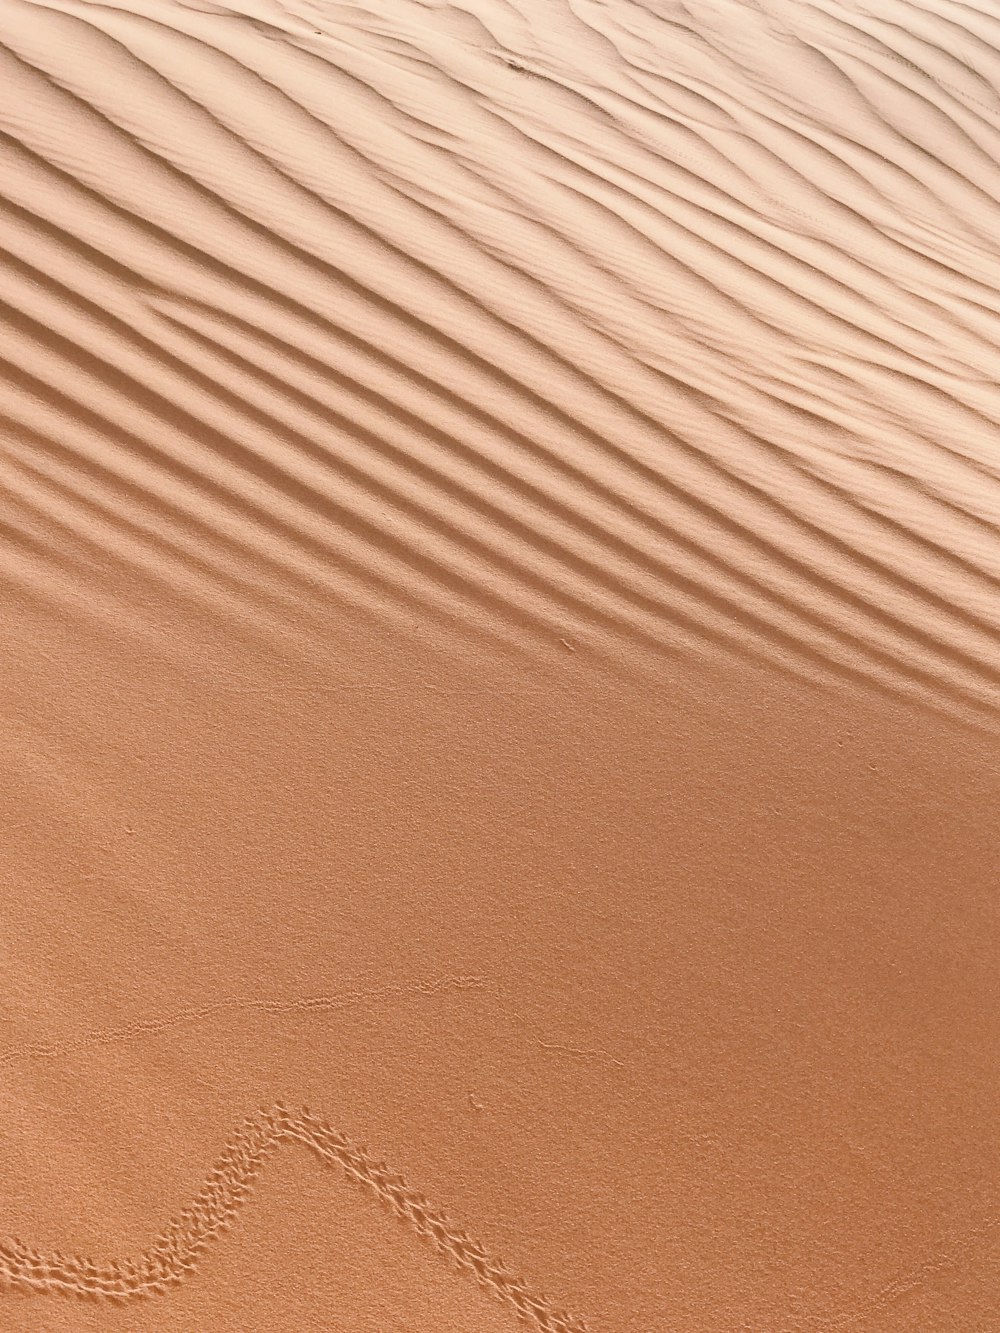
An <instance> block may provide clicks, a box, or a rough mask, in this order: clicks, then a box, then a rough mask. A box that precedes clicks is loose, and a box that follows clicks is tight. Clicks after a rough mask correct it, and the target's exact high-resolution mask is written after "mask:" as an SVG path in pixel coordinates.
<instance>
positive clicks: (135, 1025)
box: [0, 975, 485, 1069]
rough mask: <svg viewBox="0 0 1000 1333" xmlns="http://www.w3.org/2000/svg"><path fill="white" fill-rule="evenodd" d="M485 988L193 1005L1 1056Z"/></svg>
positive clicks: (422, 987)
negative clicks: (223, 1019)
mask: <svg viewBox="0 0 1000 1333" xmlns="http://www.w3.org/2000/svg"><path fill="white" fill-rule="evenodd" d="M484 984H485V982H484V979H483V978H482V977H478V976H462V975H460V976H444V977H436V978H434V979H432V980H429V981H418V982H413V983H411V984H410V985H407V986H403V985H398V984H397V985H386V986H372V987H367V988H359V989H355V990H349V991H341V992H339V993H338V994H335V995H309V996H302V997H297V998H295V997H293V998H286V997H277V996H253V995H251V996H225V997H223V998H222V999H219V1000H210V1001H208V1002H207V1003H205V1004H200V1005H188V1006H186V1007H185V1008H183V1009H176V1010H174V1011H173V1012H172V1013H169V1014H164V1015H162V1016H161V1017H159V1018H146V1019H138V1020H136V1021H134V1022H131V1023H122V1024H120V1025H118V1026H115V1027H95V1028H90V1029H88V1030H87V1031H86V1032H82V1033H80V1034H79V1036H76V1037H65V1038H63V1039H61V1040H56V1041H35V1042H25V1043H22V1044H21V1045H18V1046H10V1047H8V1048H7V1049H6V1050H5V1051H2V1052H0V1069H6V1068H7V1067H8V1066H9V1065H12V1064H15V1063H16V1062H17V1061H19V1060H54V1059H57V1058H59V1057H60V1056H64V1055H75V1054H77V1053H78V1052H80V1051H86V1050H92V1049H93V1048H94V1047H99V1046H114V1045H117V1044H118V1043H119V1042H128V1041H137V1040H139V1039H140V1038H143V1037H158V1036H160V1035H161V1034H162V1033H164V1032H170V1031H173V1030H174V1029H176V1028H182V1027H194V1026H196V1025H197V1024H199V1023H204V1022H206V1021H207V1020H208V1019H210V1018H214V1017H216V1016H217V1015H219V1014H223V1013H227V1012H229V1013H247V1012H256V1013H263V1014H292V1013H309V1012H314V1013H332V1012H335V1011H337V1010H340V1009H349V1008H353V1007H355V1006H357V1005H365V1004H377V1003H381V1002H383V1001H386V1000H405V999H409V998H411V997H414V996H421V997H427V998H429V997H432V996H435V995H441V994H445V993H447V992H449V991H457V990H481V989H482V988H483V986H484Z"/></svg>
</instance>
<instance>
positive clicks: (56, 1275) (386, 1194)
mask: <svg viewBox="0 0 1000 1333" xmlns="http://www.w3.org/2000/svg"><path fill="white" fill-rule="evenodd" d="M291 1143H300V1144H304V1145H305V1146H306V1147H307V1148H309V1149H311V1150H312V1151H313V1152H314V1153H316V1155H317V1156H318V1157H319V1158H320V1160H321V1161H322V1162H323V1163H324V1164H325V1165H329V1166H334V1165H336V1166H340V1167H342V1168H343V1170H345V1171H346V1172H347V1174H348V1175H349V1176H350V1177H351V1178H352V1179H353V1180H355V1181H357V1182H358V1183H359V1184H362V1185H364V1186H365V1187H366V1188H367V1189H369V1190H370V1191H371V1192H372V1193H373V1194H374V1195H375V1196H376V1197H377V1198H378V1199H379V1201H380V1202H382V1203H383V1204H386V1205H387V1206H388V1207H389V1208H390V1209H391V1210H392V1211H393V1212H394V1213H395V1214H396V1215H397V1217H399V1218H401V1219H402V1220H403V1221H404V1222H406V1223H407V1224H408V1225H409V1226H410V1227H411V1228H412V1229H413V1230H414V1231H416V1232H417V1234H418V1235H420V1236H424V1237H426V1238H427V1239H428V1240H430V1241H431V1242H432V1244H433V1245H434V1246H435V1248H436V1249H438V1250H439V1251H440V1252H441V1253H442V1254H443V1255H445V1256H446V1257H447V1258H449V1259H451V1260H454V1262H455V1263H456V1264H457V1265H458V1267H459V1268H460V1269H462V1270H463V1271H464V1272H467V1273H470V1274H472V1275H473V1276H474V1277H475V1278H476V1280H477V1281H478V1282H479V1283H480V1284H481V1285H482V1286H483V1287H485V1288H487V1289H488V1290H489V1291H491V1292H492V1293H493V1295H495V1296H497V1297H499V1298H500V1299H501V1300H502V1301H504V1302H505V1304H507V1305H508V1306H510V1307H511V1308H512V1309H513V1310H514V1311H515V1312H516V1313H517V1314H518V1315H519V1316H520V1318H521V1319H523V1320H525V1321H526V1322H527V1323H528V1324H529V1325H530V1326H532V1327H533V1328H535V1329H536V1330H539V1333H587V1326H586V1324H584V1323H583V1322H582V1321H581V1320H580V1319H577V1318H574V1317H573V1316H571V1315H568V1314H566V1313H565V1312H564V1311H561V1310H558V1309H556V1308H555V1307H554V1306H553V1305H552V1304H551V1303H550V1302H549V1301H547V1300H546V1299H545V1298H544V1297H542V1296H540V1295H538V1294H536V1293H535V1292H533V1291H532V1290H531V1289H530V1288H529V1287H528V1285H527V1284H526V1283H525V1282H523V1281H522V1280H521V1279H520V1278H518V1277H515V1276H514V1275H513V1274H511V1273H510V1272H509V1270H508V1269H507V1268H506V1267H505V1266H504V1264H503V1263H502V1262H501V1261H500V1260H498V1259H496V1258H494V1257H493V1256H491V1255H490V1254H489V1253H488V1251H487V1250H485V1249H484V1248H483V1246H482V1245H480V1244H479V1242H478V1241H475V1240H472V1239H471V1238H470V1237H469V1236H468V1235H467V1234H466V1233H465V1232H464V1231H461V1230H460V1229H458V1228H457V1227H456V1226H455V1224H454V1223H453V1222H452V1221H450V1219H449V1218H448V1217H447V1216H446V1214H444V1213H443V1212H441V1210H440V1209H438V1208H435V1207H433V1206H432V1205H431V1204H430V1203H429V1202H428V1201H427V1199H425V1198H424V1196H423V1195H422V1194H419V1193H418V1192H417V1191H416V1190H414V1189H412V1188H411V1187H410V1186H409V1185H407V1183H406V1181H405V1180H404V1179H403V1177H402V1176H400V1175H397V1174H396V1173H395V1172H393V1171H390V1170H389V1168H388V1167H387V1166H386V1165H385V1164H384V1163H382V1162H379V1161H377V1160H376V1159H375V1158H373V1157H372V1156H371V1155H370V1154H369V1153H368V1152H367V1151H366V1150H365V1149H364V1148H359V1147H356V1146H355V1145H354V1144H353V1143H352V1142H351V1140H350V1139H348V1138H347V1137H346V1136H345V1135H343V1134H341V1133H339V1132H338V1131H337V1130H335V1129H333V1128H332V1127H331V1126H330V1125H328V1124H325V1123H324V1122H323V1121H321V1120H319V1119H317V1118H316V1117H315V1116H313V1115H312V1114H310V1112H309V1111H308V1110H306V1109H301V1110H298V1111H290V1110H289V1109H288V1108H286V1107H284V1106H281V1105H277V1106H273V1107H270V1108H267V1109H263V1110H261V1111H259V1112H258V1113H257V1114H256V1115H255V1116H252V1117H250V1118H249V1119H247V1120H246V1121H245V1122H244V1123H243V1124H242V1125H241V1126H240V1128H239V1130H238V1131H237V1133H236V1134H235V1135H234V1136H233V1138H232V1139H231V1140H230V1141H229V1143H228V1144H227V1145H226V1148H225V1151H224V1152H223V1153H222V1155H221V1156H220V1157H219V1159H218V1161H217V1162H216V1163H215V1165H214V1167H213V1168H212V1170H211V1171H210V1172H209V1174H208V1177H207V1179H206V1181H205V1184H204V1185H203V1186H202V1188H201V1190H200V1191H199V1193H198V1195H197V1197H196V1198H195V1200H194V1202H193V1203H192V1204H191V1205H190V1207H188V1208H186V1209H185V1210H184V1211H183V1212H182V1213H180V1214H179V1215H178V1216H177V1217H175V1218H174V1219H173V1220H172V1221H171V1222H170V1223H169V1224H168V1225H167V1226H166V1227H165V1228H164V1229H163V1231H161V1232H160V1234H159V1235H158V1236H157V1237H156V1239H155V1240H154V1241H153V1243H152V1244H151V1245H150V1246H149V1247H148V1249H146V1250H144V1251H143V1252H142V1253H141V1254H140V1255H138V1256H136V1257H134V1258H128V1259H110V1260H105V1261H103V1262H97V1261H95V1260H93V1259H85V1258H81V1257H79V1256H75V1255H74V1256H67V1255H63V1254H58V1253H50V1254H42V1253H40V1252H39V1251H37V1250H33V1249H30V1248H29V1247H28V1246H26V1245H24V1244H22V1243H21V1242H20V1241H18V1240H3V1241H0V1283H8V1284H10V1285H12V1286H16V1287H22V1288H26V1289H30V1290H34V1291H42V1292H61V1293H64V1294H68V1295H73V1296H91V1297H105V1298H109V1299H112V1300H119V1301H124V1300H131V1299H134V1298H136V1297H140V1296H150V1295H155V1294H158V1293H161V1292H163V1291H165V1290H166V1288H167V1287H169V1286H171V1285H175V1284H177V1283H179V1282H181V1281H183V1279H184V1278H185V1277H186V1276H187V1275H188V1274H189V1273H191V1272H193V1271H194V1269H195V1268H197V1266H198V1264H199V1263H200V1261H201V1259H202V1257H203V1255H204V1253H205V1251H206V1249H207V1248H208V1246H209V1244H210V1243H211V1242H212V1241H213V1240H215V1239H216V1237H218V1235H219V1234H220V1232H222V1231H223V1230H224V1229H225V1228H226V1227H227V1226H228V1225H229V1224H230V1223H231V1222H232V1220H233V1218H234V1217H235V1215H236V1213H237V1212H238V1211H239V1209H240V1208H241V1207H242V1205H243V1204H244V1203H245V1202H246V1200H247V1198H248V1197H249V1195H250V1192H251V1191H252V1189H253V1187H254V1185H255V1184H256V1182H257V1180H258V1178H259V1176H260V1174H261V1172H262V1171H263V1169H264V1166H265V1164H266V1163H267V1161H268V1160H269V1159H270V1158H271V1157H272V1156H273V1155H274V1154H275V1153H276V1152H277V1150H278V1149H279V1148H280V1147H282V1146H284V1145H285V1144H291Z"/></svg>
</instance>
